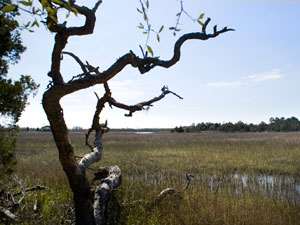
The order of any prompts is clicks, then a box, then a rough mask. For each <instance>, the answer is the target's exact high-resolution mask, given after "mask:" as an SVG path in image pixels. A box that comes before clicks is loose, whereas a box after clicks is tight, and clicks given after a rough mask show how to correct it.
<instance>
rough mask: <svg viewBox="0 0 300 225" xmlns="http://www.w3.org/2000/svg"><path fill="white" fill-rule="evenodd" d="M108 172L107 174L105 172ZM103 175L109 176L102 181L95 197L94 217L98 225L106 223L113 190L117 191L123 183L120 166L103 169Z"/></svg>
mask: <svg viewBox="0 0 300 225" xmlns="http://www.w3.org/2000/svg"><path fill="white" fill-rule="evenodd" d="M104 170H106V171H105V172H103V171H104ZM101 173H102V174H108V176H107V177H106V178H105V179H102V180H101V182H100V185H99V186H98V187H97V189H96V191H95V197H94V216H95V222H96V224H97V225H101V224H103V223H104V221H105V219H106V218H105V215H107V214H108V213H107V211H106V210H107V204H108V201H109V197H110V195H111V193H112V191H113V190H115V189H117V188H118V187H119V186H120V185H121V183H122V173H121V170H120V168H119V167H118V166H110V167H106V168H102V172H101Z"/></svg>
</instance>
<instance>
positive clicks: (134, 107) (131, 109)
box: [109, 85, 183, 117]
mask: <svg viewBox="0 0 300 225" xmlns="http://www.w3.org/2000/svg"><path fill="white" fill-rule="evenodd" d="M161 91H162V93H161V94H160V95H159V96H157V97H154V98H152V99H150V100H148V101H145V102H140V103H137V104H135V105H126V104H123V103H120V102H117V101H116V100H115V99H114V98H112V97H110V98H109V104H110V105H113V106H115V107H117V108H120V109H125V110H128V111H129V113H128V114H125V116H128V117H130V116H132V114H133V113H134V112H136V111H141V110H144V109H147V108H145V107H148V108H149V107H151V106H153V105H152V104H153V103H154V102H158V101H159V100H161V99H163V98H164V97H165V96H166V95H167V94H173V95H175V96H176V97H178V98H179V99H183V98H182V97H180V96H179V95H178V94H176V93H174V92H172V91H170V90H169V89H168V86H166V85H165V86H163V87H162V89H161Z"/></svg>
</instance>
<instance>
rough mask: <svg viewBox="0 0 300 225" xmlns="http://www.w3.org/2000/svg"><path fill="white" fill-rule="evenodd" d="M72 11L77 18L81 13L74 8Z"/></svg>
mask: <svg viewBox="0 0 300 225" xmlns="http://www.w3.org/2000/svg"><path fill="white" fill-rule="evenodd" d="M71 10H72V12H73V13H74V14H75V15H76V16H77V14H78V13H79V12H78V10H77V9H75V8H72V9H71Z"/></svg>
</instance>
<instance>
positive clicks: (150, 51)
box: [147, 45, 153, 56]
mask: <svg viewBox="0 0 300 225" xmlns="http://www.w3.org/2000/svg"><path fill="white" fill-rule="evenodd" d="M147 49H148V51H149V53H150V54H151V55H152V56H153V51H152V48H151V47H150V46H149V45H147Z"/></svg>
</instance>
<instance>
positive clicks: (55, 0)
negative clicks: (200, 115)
mask: <svg viewBox="0 0 300 225" xmlns="http://www.w3.org/2000/svg"><path fill="white" fill-rule="evenodd" d="M51 2H54V3H56V4H58V5H63V2H62V1H60V0H51Z"/></svg>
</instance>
